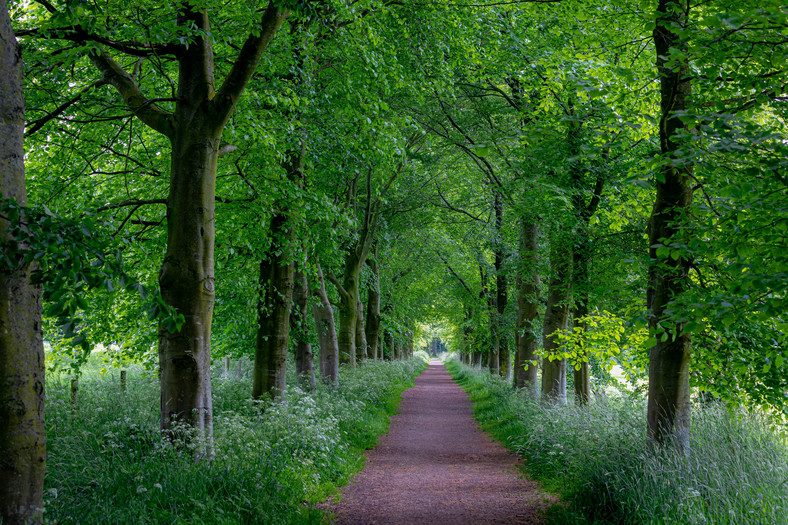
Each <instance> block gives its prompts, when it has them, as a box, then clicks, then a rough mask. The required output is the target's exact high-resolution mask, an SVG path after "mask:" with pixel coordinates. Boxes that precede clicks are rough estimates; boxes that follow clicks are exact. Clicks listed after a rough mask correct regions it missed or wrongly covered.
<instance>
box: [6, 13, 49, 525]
mask: <svg viewBox="0 0 788 525" xmlns="http://www.w3.org/2000/svg"><path fill="white" fill-rule="evenodd" d="M22 93H23V92H22V53H21V50H20V49H19V47H18V45H17V41H16V37H15V36H14V33H13V30H12V28H11V20H10V18H9V14H8V6H7V5H6V2H5V0H0V193H2V197H3V198H5V199H15V200H16V202H17V203H18V204H20V205H22V206H26V205H27V192H26V189H25V168H24V150H23V147H22V138H23V132H24V122H25V101H24V97H23V95H22ZM7 226H8V223H7V222H6V221H5V220H4V219H0V237H1V238H2V241H3V242H14V239H12V238H9V234H8V233H7V231H6V230H7ZM31 270H32V268H31V267H24V268H18V269H13V270H10V271H9V270H5V271H0V522H2V523H5V524H7V525H21V524H27V523H40V522H41V520H42V518H43V512H44V505H43V501H42V498H43V489H44V470H45V464H46V432H45V426H44V343H43V339H42V335H41V290H40V289H39V288H38V287H35V286H32V285H31V284H30V271H31Z"/></svg>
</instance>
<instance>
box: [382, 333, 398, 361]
mask: <svg viewBox="0 0 788 525" xmlns="http://www.w3.org/2000/svg"><path fill="white" fill-rule="evenodd" d="M383 343H384V346H385V358H386V360H387V361H393V360H394V359H396V356H395V354H394V334H392V333H391V330H385V331H384V332H383Z"/></svg>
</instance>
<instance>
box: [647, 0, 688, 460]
mask: <svg viewBox="0 0 788 525" xmlns="http://www.w3.org/2000/svg"><path fill="white" fill-rule="evenodd" d="M688 9H689V7H688V5H684V3H682V2H679V1H677V0H660V1H659V4H658V7H657V14H656V25H655V27H654V44H655V46H656V51H657V69H658V72H659V80H660V97H661V116H660V125H659V142H660V150H661V153H662V164H661V168H660V170H659V174H658V175H657V181H656V185H657V196H656V199H655V201H654V208H653V210H652V212H651V220H650V222H649V244H650V248H649V250H650V252H649V253H650V257H651V267H650V270H649V288H648V318H649V328H650V330H651V331H652V332H653V334H654V335H655V337H656V342H655V343H654V345H653V346H652V347H651V350H650V355H649V374H648V376H649V386H648V435H649V437H650V438H651V440H652V441H654V442H655V443H659V444H663V443H675V445H676V446H678V447H679V448H680V449H683V450H684V451H685V452H686V453H688V451H689V431H690V417H691V414H690V408H691V407H690V386H689V365H690V350H691V335H690V333H688V332H687V331H685V330H684V323H681V322H675V321H673V320H671V319H669V318H668V315H667V313H666V310H668V309H669V305H670V302H671V300H672V299H673V298H675V297H677V296H678V295H680V294H681V293H682V292H683V291H684V290H685V289H686V287H687V279H688V277H687V275H688V272H689V268H690V265H691V261H690V260H689V259H688V258H687V257H686V255H684V254H679V255H678V257H673V256H671V253H670V250H665V247H667V246H669V245H670V244H671V242H672V240H673V239H674V238H675V237H676V236H677V235H678V234H679V233H680V230H681V224H682V221H683V220H684V218H685V215H686V213H687V209H688V208H689V206H690V204H691V203H692V186H691V176H692V166H691V164H690V163H689V162H687V161H686V159H682V158H677V155H676V153H677V151H679V148H680V145H681V138H680V137H681V135H682V134H684V133H685V132H686V131H687V124H686V123H685V122H684V121H683V120H682V119H681V115H682V114H683V112H685V111H686V109H687V107H688V103H689V100H688V98H689V96H690V93H691V91H690V89H691V88H690V71H689V57H688V55H687V42H686V41H685V40H684V39H683V38H682V37H681V36H680V31H681V30H682V29H683V28H684V27H686V25H687V20H688V17H689V10H688Z"/></svg>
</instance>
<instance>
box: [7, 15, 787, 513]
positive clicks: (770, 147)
mask: <svg viewBox="0 0 788 525" xmlns="http://www.w3.org/2000/svg"><path fill="white" fill-rule="evenodd" d="M7 2H8V0H0V192H1V193H2V203H0V204H1V206H0V230H1V231H2V242H3V251H2V254H1V255H0V263H1V264H0V282H1V283H2V288H0V328H2V329H1V330H0V421H1V423H0V424H1V425H2V427H1V428H0V516H1V517H2V518H3V520H5V521H3V522H4V523H9V524H14V523H27V522H36V521H40V519H41V507H42V503H41V498H42V486H43V476H44V472H45V456H46V452H45V450H46V442H45V422H44V403H45V396H44V374H45V350H44V341H46V342H47V343H48V345H49V350H48V351H47V352H46V365H47V366H48V367H61V368H63V367H66V368H68V367H73V368H74V370H75V371H78V369H79V365H80V363H82V362H84V361H85V359H86V358H87V355H88V353H89V352H90V350H91V348H93V347H94V345H97V344H104V345H106V346H107V347H111V348H112V350H111V351H110V352H111V353H110V356H113V355H114V356H116V357H117V358H118V359H120V358H121V357H123V358H133V359H135V360H138V361H140V362H144V363H146V364H147V365H148V366H149V367H151V368H155V369H157V370H158V372H159V377H160V386H161V419H160V425H161V429H162V430H163V431H165V432H171V428H172V426H173V424H175V423H184V424H186V425H187V426H190V427H191V428H193V429H194V431H195V435H197V436H198V439H199V442H200V443H201V444H202V447H200V449H199V450H198V456H200V458H204V459H207V460H210V456H211V453H212V451H211V447H210V444H211V434H212V429H213V419H212V406H211V399H212V397H211V377H210V365H211V360H212V359H215V358H217V357H222V356H231V357H236V358H237V357H241V356H247V357H249V358H250V359H252V360H253V361H254V374H253V376H254V379H253V384H251V385H249V388H250V395H251V396H252V397H254V398H255V399H262V398H273V399H274V400H277V399H281V398H282V397H284V393H285V390H286V388H285V387H286V384H285V364H286V362H287V360H288V359H294V361H295V365H296V370H297V374H298V381H299V384H300V385H302V387H303V388H306V389H308V388H310V386H314V385H315V382H316V381H324V382H325V383H327V384H329V385H334V386H336V385H339V384H341V377H340V375H339V365H340V364H342V363H345V364H346V365H347V366H357V365H359V364H361V363H363V362H364V361H365V360H368V359H384V358H385V359H398V358H405V357H407V356H409V355H411V354H412V352H413V350H414V347H415V346H416V344H417V341H418V340H419V339H420V338H423V339H424V340H425V342H426V340H427V339H428V338H429V339H431V338H432V336H433V334H427V333H423V332H424V328H423V327H424V326H426V325H434V326H438V325H440V326H442V327H443V330H442V335H443V336H444V340H445V339H447V338H448V339H449V342H448V344H449V347H450V348H451V349H453V350H455V351H457V352H458V354H459V356H460V358H461V359H462V360H463V361H464V362H466V363H468V364H476V365H483V366H487V367H489V370H490V372H491V373H494V374H500V375H502V376H505V377H508V378H510V380H511V381H512V385H513V387H515V388H519V389H525V390H527V391H530V392H533V394H534V395H539V396H542V397H543V399H544V400H545V402H548V403H555V404H562V403H567V402H569V401H570V399H571V398H574V402H576V403H579V404H586V403H589V402H592V400H593V399H594V396H595V393H599V392H601V391H603V390H604V388H605V387H606V386H609V385H612V384H619V385H621V384H623V383H626V382H629V383H631V387H632V388H641V389H645V391H646V392H647V396H648V414H647V431H648V435H649V438H650V439H651V441H652V443H654V444H655V446H662V445H665V446H675V447H677V448H678V449H679V450H682V451H683V452H684V453H688V451H689V445H690V432H691V421H690V419H691V418H690V411H691V403H692V401H693V396H694V395H698V396H699V397H700V398H701V399H702V400H704V401H706V402H720V403H727V404H730V405H739V404H746V405H758V406H761V407H763V408H764V409H766V410H768V411H769V412H770V413H771V414H773V415H774V416H775V417H777V418H781V417H784V416H785V415H786V414H788V403H787V401H788V399H786V394H785V392H786V391H787V389H788V373H786V371H787V370H788V363H786V359H788V351H787V349H788V341H786V333H788V304H787V303H786V290H787V289H788V160H786V159H788V141H787V140H788V130H786V117H788V95H787V94H786V86H788V45H787V44H788V8H786V6H785V5H784V3H783V2H781V1H780V0H710V1H704V2H692V1H688V0H612V1H609V2H603V3H599V2H591V1H586V0H579V1H572V2H569V1H563V2H562V1H539V0H535V1H531V2H528V1H519V2H483V1H480V2H471V3H467V2H465V3H457V2H454V1H449V0H446V1H443V0H438V1H435V2H416V3H411V2H399V1H396V0H392V1H386V0H384V1H378V0H315V1H305V0H281V1H271V2H269V3H267V4H266V5H259V4H258V3H256V2H250V1H241V2H229V3H215V2H210V1H208V0H204V1H194V2H191V1H186V2H176V3H172V4H167V3H156V2H141V3H139V2H138V3H135V4H129V3H119V2H115V1H114V0H108V1H107V2H104V3H97V2H93V1H90V0H11V1H10V2H8V3H7ZM23 141H24V144H23ZM289 356H292V357H289ZM613 365H617V368H616V373H612V372H611V370H612V369H613Z"/></svg>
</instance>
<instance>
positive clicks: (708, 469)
mask: <svg viewBox="0 0 788 525" xmlns="http://www.w3.org/2000/svg"><path fill="white" fill-rule="evenodd" d="M447 368H448V369H449V372H450V373H451V375H452V377H454V379H455V380H457V381H458V382H459V384H460V385H461V386H462V387H463V388H464V389H465V390H466V391H467V392H468V393H469V395H470V398H471V400H472V401H473V402H474V404H475V408H474V410H475V414H476V418H477V419H478V420H479V421H480V422H481V423H482V426H483V428H484V429H485V430H487V431H488V432H490V433H491V434H493V435H494V436H495V437H497V438H498V439H500V440H501V441H503V442H504V443H506V444H507V445H508V446H509V447H510V448H512V449H513V450H515V451H516V452H517V453H518V454H520V455H521V456H522V457H523V458H524V461H525V463H526V466H527V468H528V470H529V472H530V473H531V474H532V476H533V477H534V478H536V479H537V480H539V481H540V482H542V484H543V485H544V486H545V488H547V489H549V490H552V491H556V492H558V493H560V494H561V496H562V499H563V500H564V501H567V502H569V505H567V506H556V507H555V508H553V509H551V512H550V523H553V524H574V523H579V524H582V523H596V524H633V525H635V524H637V525H642V524H655V525H656V524H704V525H705V524H709V525H711V524H714V525H722V524H730V525H734V524H735V525H745V524H753V525H754V524H758V525H761V524H762V525H767V524H768V525H783V524H788V450H787V449H786V443H785V439H784V436H782V435H781V434H780V433H779V432H778V431H777V429H775V427H774V426H772V425H770V424H769V423H768V422H767V421H766V420H765V418H763V417H761V416H759V415H758V414H757V413H754V412H731V411H729V410H727V409H725V408H724V407H706V408H698V409H697V410H695V412H694V413H693V423H692V444H691V453H690V456H689V457H684V456H679V455H676V454H675V453H673V452H670V451H666V450H663V451H653V450H652V451H649V450H648V446H647V442H646V421H645V412H646V410H645V400H644V399H641V398H635V397H625V396H622V397H609V398H607V399H605V400H596V401H595V402H593V403H592V404H590V405H589V406H588V407H578V406H572V405H569V406H564V407H554V406H549V405H545V404H543V403H540V402H538V401H537V400H534V399H531V398H530V397H529V396H526V395H523V394H522V393H518V392H516V391H515V390H513V389H512V387H511V385H510V384H508V383H507V382H506V381H504V380H503V379H502V378H500V377H494V376H491V375H490V374H489V373H488V372H487V371H486V370H479V369H474V368H469V367H467V366H465V365H463V364H461V363H459V362H458V361H456V360H455V361H450V362H448V363H447Z"/></svg>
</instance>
